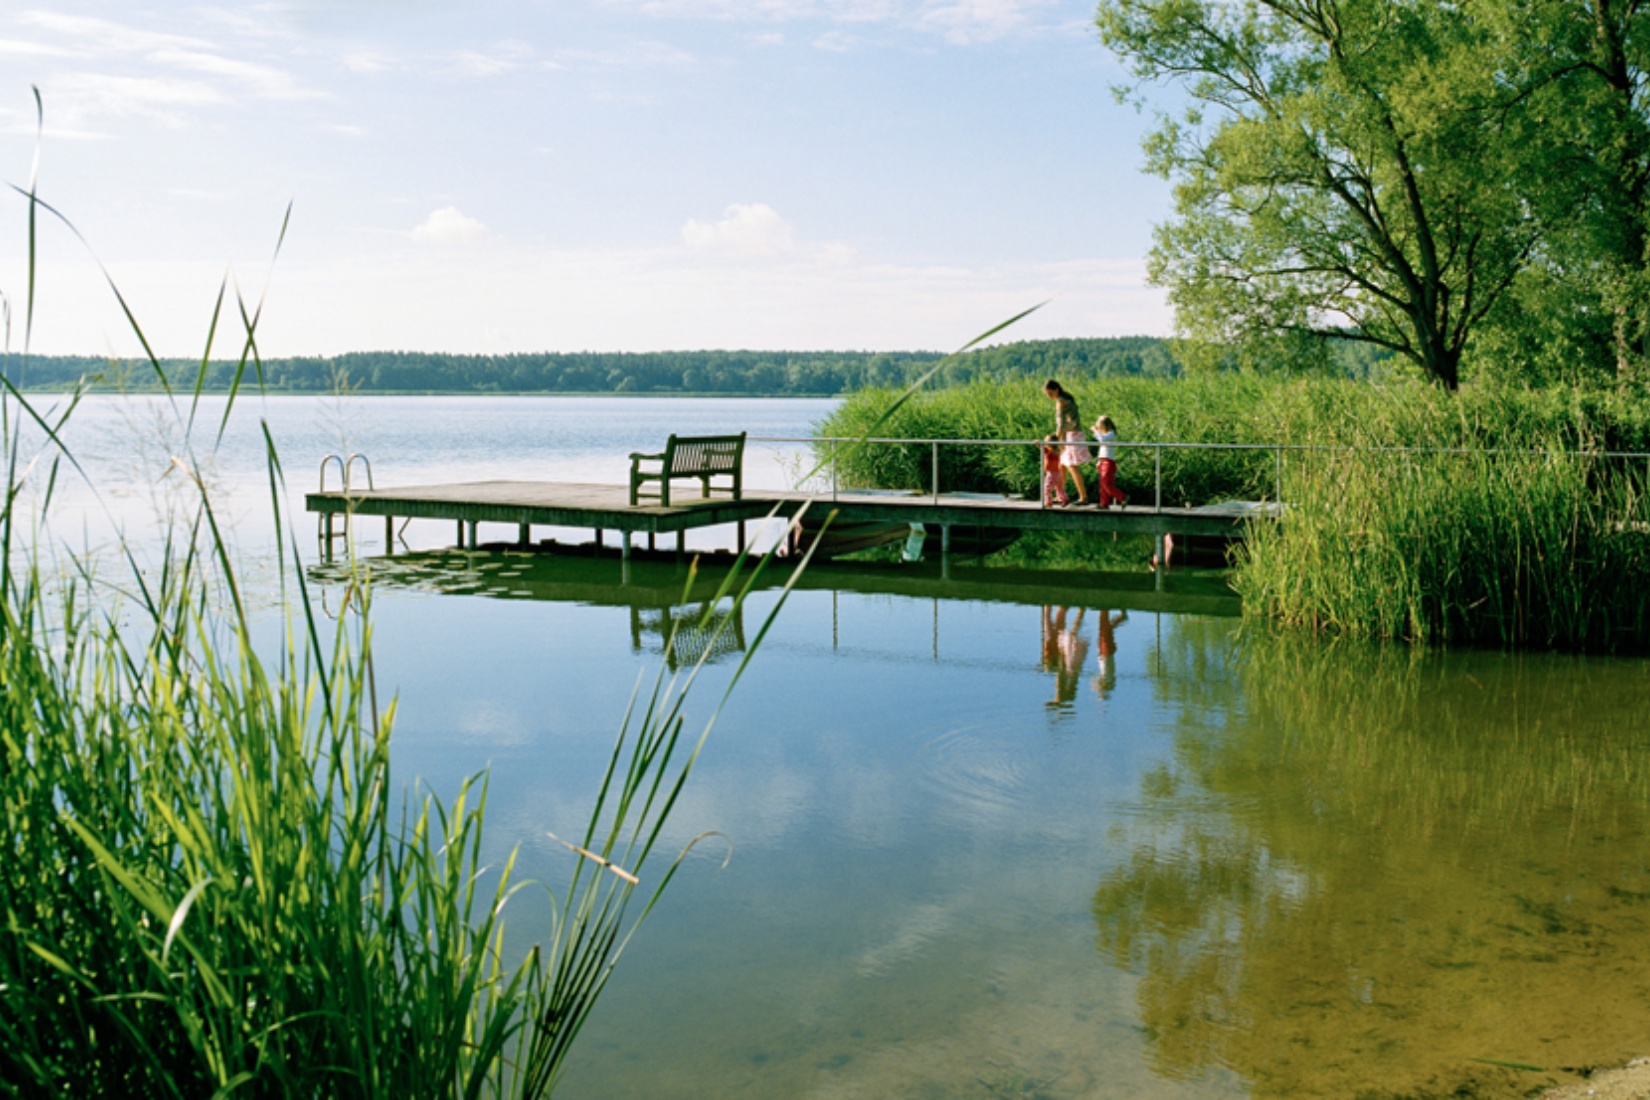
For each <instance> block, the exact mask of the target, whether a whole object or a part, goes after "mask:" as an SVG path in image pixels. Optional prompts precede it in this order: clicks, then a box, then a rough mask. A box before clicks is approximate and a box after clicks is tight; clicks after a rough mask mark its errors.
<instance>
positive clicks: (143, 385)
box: [0, 336, 1384, 397]
mask: <svg viewBox="0 0 1650 1100" xmlns="http://www.w3.org/2000/svg"><path fill="white" fill-rule="evenodd" d="M1339 352H1340V354H1338V355H1337V356H1336V361H1337V363H1338V366H1339V369H1340V370H1341V371H1342V372H1344V373H1345V374H1347V375H1348V376H1351V377H1364V376H1367V375H1368V374H1369V373H1370V371H1371V370H1372V369H1373V367H1374V365H1375V364H1376V363H1377V362H1379V361H1380V359H1382V358H1384V357H1383V356H1381V355H1379V354H1376V353H1372V351H1371V349H1368V348H1365V347H1363V346H1360V345H1353V344H1346V345H1345V346H1344V347H1342V348H1340V349H1339ZM946 358H947V357H946V356H945V355H944V354H942V353H940V352H926V351H908V352H852V351H662V352H555V353H549V352H542V353H531V354H530V353H520V354H512V355H452V354H444V353H440V352H405V351H397V352H351V353H349V354H346V355H339V356H333V357H321V356H313V357H301V358H278V359H264V360H262V361H261V363H253V362H251V361H249V362H247V363H246V364H245V365H244V367H243V366H242V365H241V364H240V363H238V362H236V361H233V360H213V361H211V362H209V363H208V365H207V369H206V376H205V380H204V384H203V386H202V389H204V390H205V391H206V392H224V391H226V390H228V389H229V387H230V386H231V385H232V384H233V383H234V380H235V378H236V375H237V372H239V373H240V383H241V385H243V386H252V387H256V386H257V385H258V384H259V383H260V381H261V383H262V386H263V389H264V390H265V391H267V392H269V393H345V392H348V393H363V394H371V393H444V394H470V393H474V394H486V393H496V394H546V393H567V394H621V393H634V394H712V395H728V394H733V395H751V396H772V397H784V396H810V397H822V396H836V395H839V394H846V393H853V392H855V391H856V390H861V389H867V388H873V387H900V386H906V385H909V384H911V383H912V382H915V381H916V380H917V379H919V378H921V377H922V376H923V375H924V374H926V373H928V372H929V371H931V370H933V368H934V367H935V366H936V365H938V364H940V363H941V362H942V360H945V359H946ZM159 367H160V371H161V372H164V374H165V376H166V380H167V384H169V385H170V386H171V387H172V388H173V389H177V390H184V391H192V390H193V389H194V387H195V383H196V378H197V375H198V373H199V372H200V367H201V364H200V361H199V360H191V359H161V360H160V361H159ZM1182 369H1183V368H1182V363H1181V361H1180V359H1179V358H1178V357H1177V355H1176V352H1175V345H1174V342H1173V341H1171V340H1169V339H1166V338H1163V337H1155V336H1122V337H1105V338H1092V339H1064V340H1027V341H1019V342H1015V343H1007V344H998V345H994V346H991V347H983V348H976V349H974V350H972V351H969V352H966V353H964V354H962V355H957V356H953V357H951V359H950V361H949V362H945V363H944V365H943V366H941V368H940V371H939V374H938V375H937V376H936V377H935V379H934V384H936V385H941V386H952V385H964V384H966V383H969V382H972V381H976V380H992V381H1006V380H1011V379H1016V378H1048V377H1055V378H1077V379H1081V378H1099V377H1109V376H1133V377H1147V378H1164V377H1173V376H1175V375H1178V374H1180V373H1181V372H1182ZM0 375H3V376H4V377H5V378H6V379H7V380H9V381H10V382H11V384H12V385H14V386H16V387H17V388H18V389H22V390H34V391H50V390H68V389H71V388H72V387H74V386H76V385H78V384H81V383H84V384H85V385H86V387H87V389H88V390H89V391H90V392H93V393H99V392H101V393H109V392H123V393H158V392H161V391H162V390H163V388H164V387H163V386H162V384H161V380H160V377H159V374H158V373H157V370H156V367H155V364H153V363H151V362H150V361H148V360H146V359H128V360H122V359H103V358H97V357H92V356H28V357H24V356H21V355H17V354H12V353H8V354H5V355H4V356H0Z"/></svg>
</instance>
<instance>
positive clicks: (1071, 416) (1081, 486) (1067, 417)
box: [1043, 378, 1092, 504]
mask: <svg viewBox="0 0 1650 1100" xmlns="http://www.w3.org/2000/svg"><path fill="white" fill-rule="evenodd" d="M1043 393H1045V394H1047V395H1048V396H1049V397H1050V398H1051V399H1053V401H1054V431H1055V434H1056V435H1058V436H1059V437H1060V438H1061V439H1063V440H1065V441H1066V445H1065V446H1064V447H1062V448H1060V465H1061V467H1062V468H1064V470H1065V471H1066V474H1067V475H1068V476H1069V477H1070V478H1071V480H1072V482H1073V484H1075V485H1076V486H1077V503H1078V504H1087V503H1088V502H1089V488H1088V485H1087V483H1085V482H1084V481H1083V464H1084V463H1086V462H1089V461H1091V460H1092V458H1091V456H1090V454H1089V448H1088V442H1087V440H1088V437H1087V436H1086V435H1084V434H1083V418H1082V417H1081V416H1080V415H1078V412H1077V398H1075V397H1073V396H1072V395H1071V394H1069V393H1067V392H1066V389H1065V387H1064V386H1062V385H1060V383H1059V382H1057V381H1055V380H1054V379H1052V378H1050V379H1049V380H1048V381H1047V382H1044V383H1043Z"/></svg>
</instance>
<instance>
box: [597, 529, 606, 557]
mask: <svg viewBox="0 0 1650 1100" xmlns="http://www.w3.org/2000/svg"><path fill="white" fill-rule="evenodd" d="M606 533H607V532H605V531H603V530H602V529H601V528H600V527H598V528H596V554H597V556H600V555H601V552H602V543H603V536H604V535H605V534H606Z"/></svg>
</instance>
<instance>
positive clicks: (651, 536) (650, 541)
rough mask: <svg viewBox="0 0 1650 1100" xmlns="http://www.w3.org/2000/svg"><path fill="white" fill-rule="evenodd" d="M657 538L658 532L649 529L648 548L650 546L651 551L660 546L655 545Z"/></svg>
mask: <svg viewBox="0 0 1650 1100" xmlns="http://www.w3.org/2000/svg"><path fill="white" fill-rule="evenodd" d="M655 539H656V533H655V532H653V531H649V532H648V533H647V548H648V550H649V551H653V550H656V549H658V547H656V546H655V545H654V541H655Z"/></svg>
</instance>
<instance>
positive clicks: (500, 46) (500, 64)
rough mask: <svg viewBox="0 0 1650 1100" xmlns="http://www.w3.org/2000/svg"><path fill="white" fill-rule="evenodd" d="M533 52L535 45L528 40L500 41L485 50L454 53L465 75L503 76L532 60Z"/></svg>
mask: <svg viewBox="0 0 1650 1100" xmlns="http://www.w3.org/2000/svg"><path fill="white" fill-rule="evenodd" d="M533 53H534V51H533V47H532V46H530V45H528V44H527V43H526V42H518V41H509V42H500V43H497V44H496V45H494V46H493V47H492V48H491V49H488V50H486V51H485V52H483V51H481V50H459V51H458V52H457V53H456V54H454V64H455V67H456V69H457V70H458V72H459V73H460V74H462V75H464V76H479V77H489V76H502V75H503V74H505V73H511V72H515V71H516V70H517V69H520V68H521V67H522V66H524V65H526V64H528V63H529V62H531V61H532V60H533Z"/></svg>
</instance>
